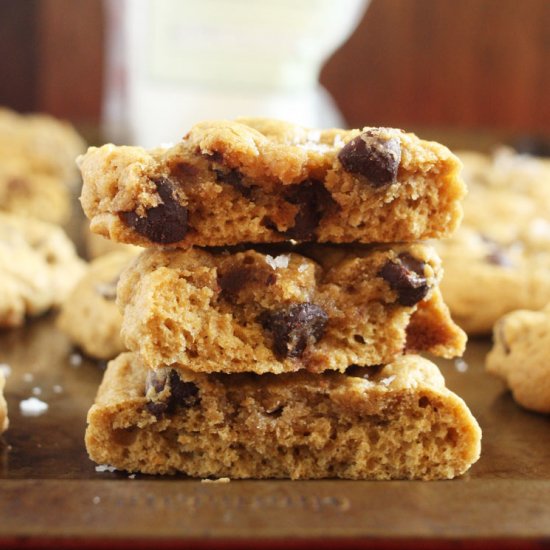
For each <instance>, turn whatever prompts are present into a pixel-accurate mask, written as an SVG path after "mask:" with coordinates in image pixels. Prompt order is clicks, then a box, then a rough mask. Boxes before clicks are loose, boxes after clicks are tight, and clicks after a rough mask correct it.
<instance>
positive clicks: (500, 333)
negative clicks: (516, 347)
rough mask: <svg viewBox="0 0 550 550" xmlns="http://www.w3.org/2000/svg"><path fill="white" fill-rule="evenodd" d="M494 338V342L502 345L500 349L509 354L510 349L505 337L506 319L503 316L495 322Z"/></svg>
mask: <svg viewBox="0 0 550 550" xmlns="http://www.w3.org/2000/svg"><path fill="white" fill-rule="evenodd" d="M494 339H495V343H496V344H500V345H501V346H502V351H503V352H504V355H510V352H511V351H512V350H511V349H510V344H509V343H508V340H507V339H506V319H505V318H501V319H499V320H498V321H497V322H496V323H495V329H494Z"/></svg>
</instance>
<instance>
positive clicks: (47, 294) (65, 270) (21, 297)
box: [0, 213, 86, 329]
mask: <svg viewBox="0 0 550 550" xmlns="http://www.w3.org/2000/svg"><path fill="white" fill-rule="evenodd" d="M85 266H86V264H85V262H84V261H82V260H81V259H80V258H78V256H77V255H76V252H75V248H74V245H73V243H72V242H71V241H70V240H69V238H68V237H67V235H66V234H65V233H64V231H63V230H62V229H61V228H59V227H57V226H56V225H53V224H49V223H46V222H42V221H39V220H35V219H31V218H26V217H23V216H15V215H12V214H5V213H0V329H1V328H9V327H16V326H19V325H22V324H23V323H24V322H25V318H26V317H27V316H37V315H40V314H42V313H44V312H46V311H47V310H49V309H50V308H52V307H57V306H60V305H61V304H62V303H63V301H64V299H65V298H66V297H67V295H68V294H69V292H70V291H71V290H72V288H73V286H74V285H75V284H76V282H77V281H78V279H79V278H80V277H81V276H82V274H83V273H84V271H85Z"/></svg>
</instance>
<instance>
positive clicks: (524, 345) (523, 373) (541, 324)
mask: <svg viewBox="0 0 550 550" xmlns="http://www.w3.org/2000/svg"><path fill="white" fill-rule="evenodd" d="M493 341H494V344H493V348H492V349H491V351H490V352H489V354H488V355H487V360H486V366H487V371H488V372H490V373H491V374H494V375H496V376H499V377H500V378H502V379H503V380H504V381H505V382H506V384H507V386H508V387H509V388H510V390H511V391H512V395H513V397H514V399H515V400H516V401H517V402H518V403H519V404H520V405H522V406H523V407H525V408H526V409H530V410H533V411H537V412H541V413H550V364H549V362H548V354H549V353H550V306H547V307H546V308H544V309H543V310H541V311H530V310H518V311H514V312H511V313H509V314H507V315H505V316H504V317H502V318H501V319H499V321H497V323H496V325H495V328H494V332H493Z"/></svg>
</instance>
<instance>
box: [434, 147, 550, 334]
mask: <svg viewBox="0 0 550 550" xmlns="http://www.w3.org/2000/svg"><path fill="white" fill-rule="evenodd" d="M463 158H464V166H465V172H464V176H465V179H466V181H467V183H468V189H469V192H468V196H467V198H466V200H465V201H464V210H465V214H464V222H463V224H462V226H461V228H460V229H459V230H458V231H457V233H456V234H455V235H454V236H453V237H452V238H451V239H447V240H444V241H440V242H438V243H435V247H436V248H437V250H438V252H439V254H440V255H441V258H442V261H443V265H444V267H445V276H444V277H443V281H442V283H441V289H442V292H443V296H444V297H445V301H446V302H447V303H448V305H449V308H450V310H451V313H452V315H453V317H454V319H455V320H456V322H457V323H458V324H459V325H460V326H461V327H462V328H463V329H464V330H466V332H468V333H469V334H489V333H490V332H491V330H492V328H493V325H494V323H495V321H496V320H497V319H498V318H499V317H501V316H502V315H504V314H505V313H507V312H510V311H513V310H516V309H523V308H527V309H540V308H542V307H544V306H545V305H546V304H547V303H548V302H550V220H549V212H550V192H549V190H550V162H548V161H544V160H540V159H534V158H529V157H523V156H520V155H513V154H512V153H510V152H508V151H501V152H499V153H497V154H496V155H495V156H494V157H492V158H491V157H485V156H483V155H479V154H472V153H470V154H463Z"/></svg>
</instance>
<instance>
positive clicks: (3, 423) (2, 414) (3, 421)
mask: <svg viewBox="0 0 550 550" xmlns="http://www.w3.org/2000/svg"><path fill="white" fill-rule="evenodd" d="M4 385H5V379H4V374H3V373H2V371H0V434H1V433H2V432H5V431H6V430H7V429H8V426H9V423H10V422H9V419H8V404H7V403H6V400H5V398H4Z"/></svg>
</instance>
